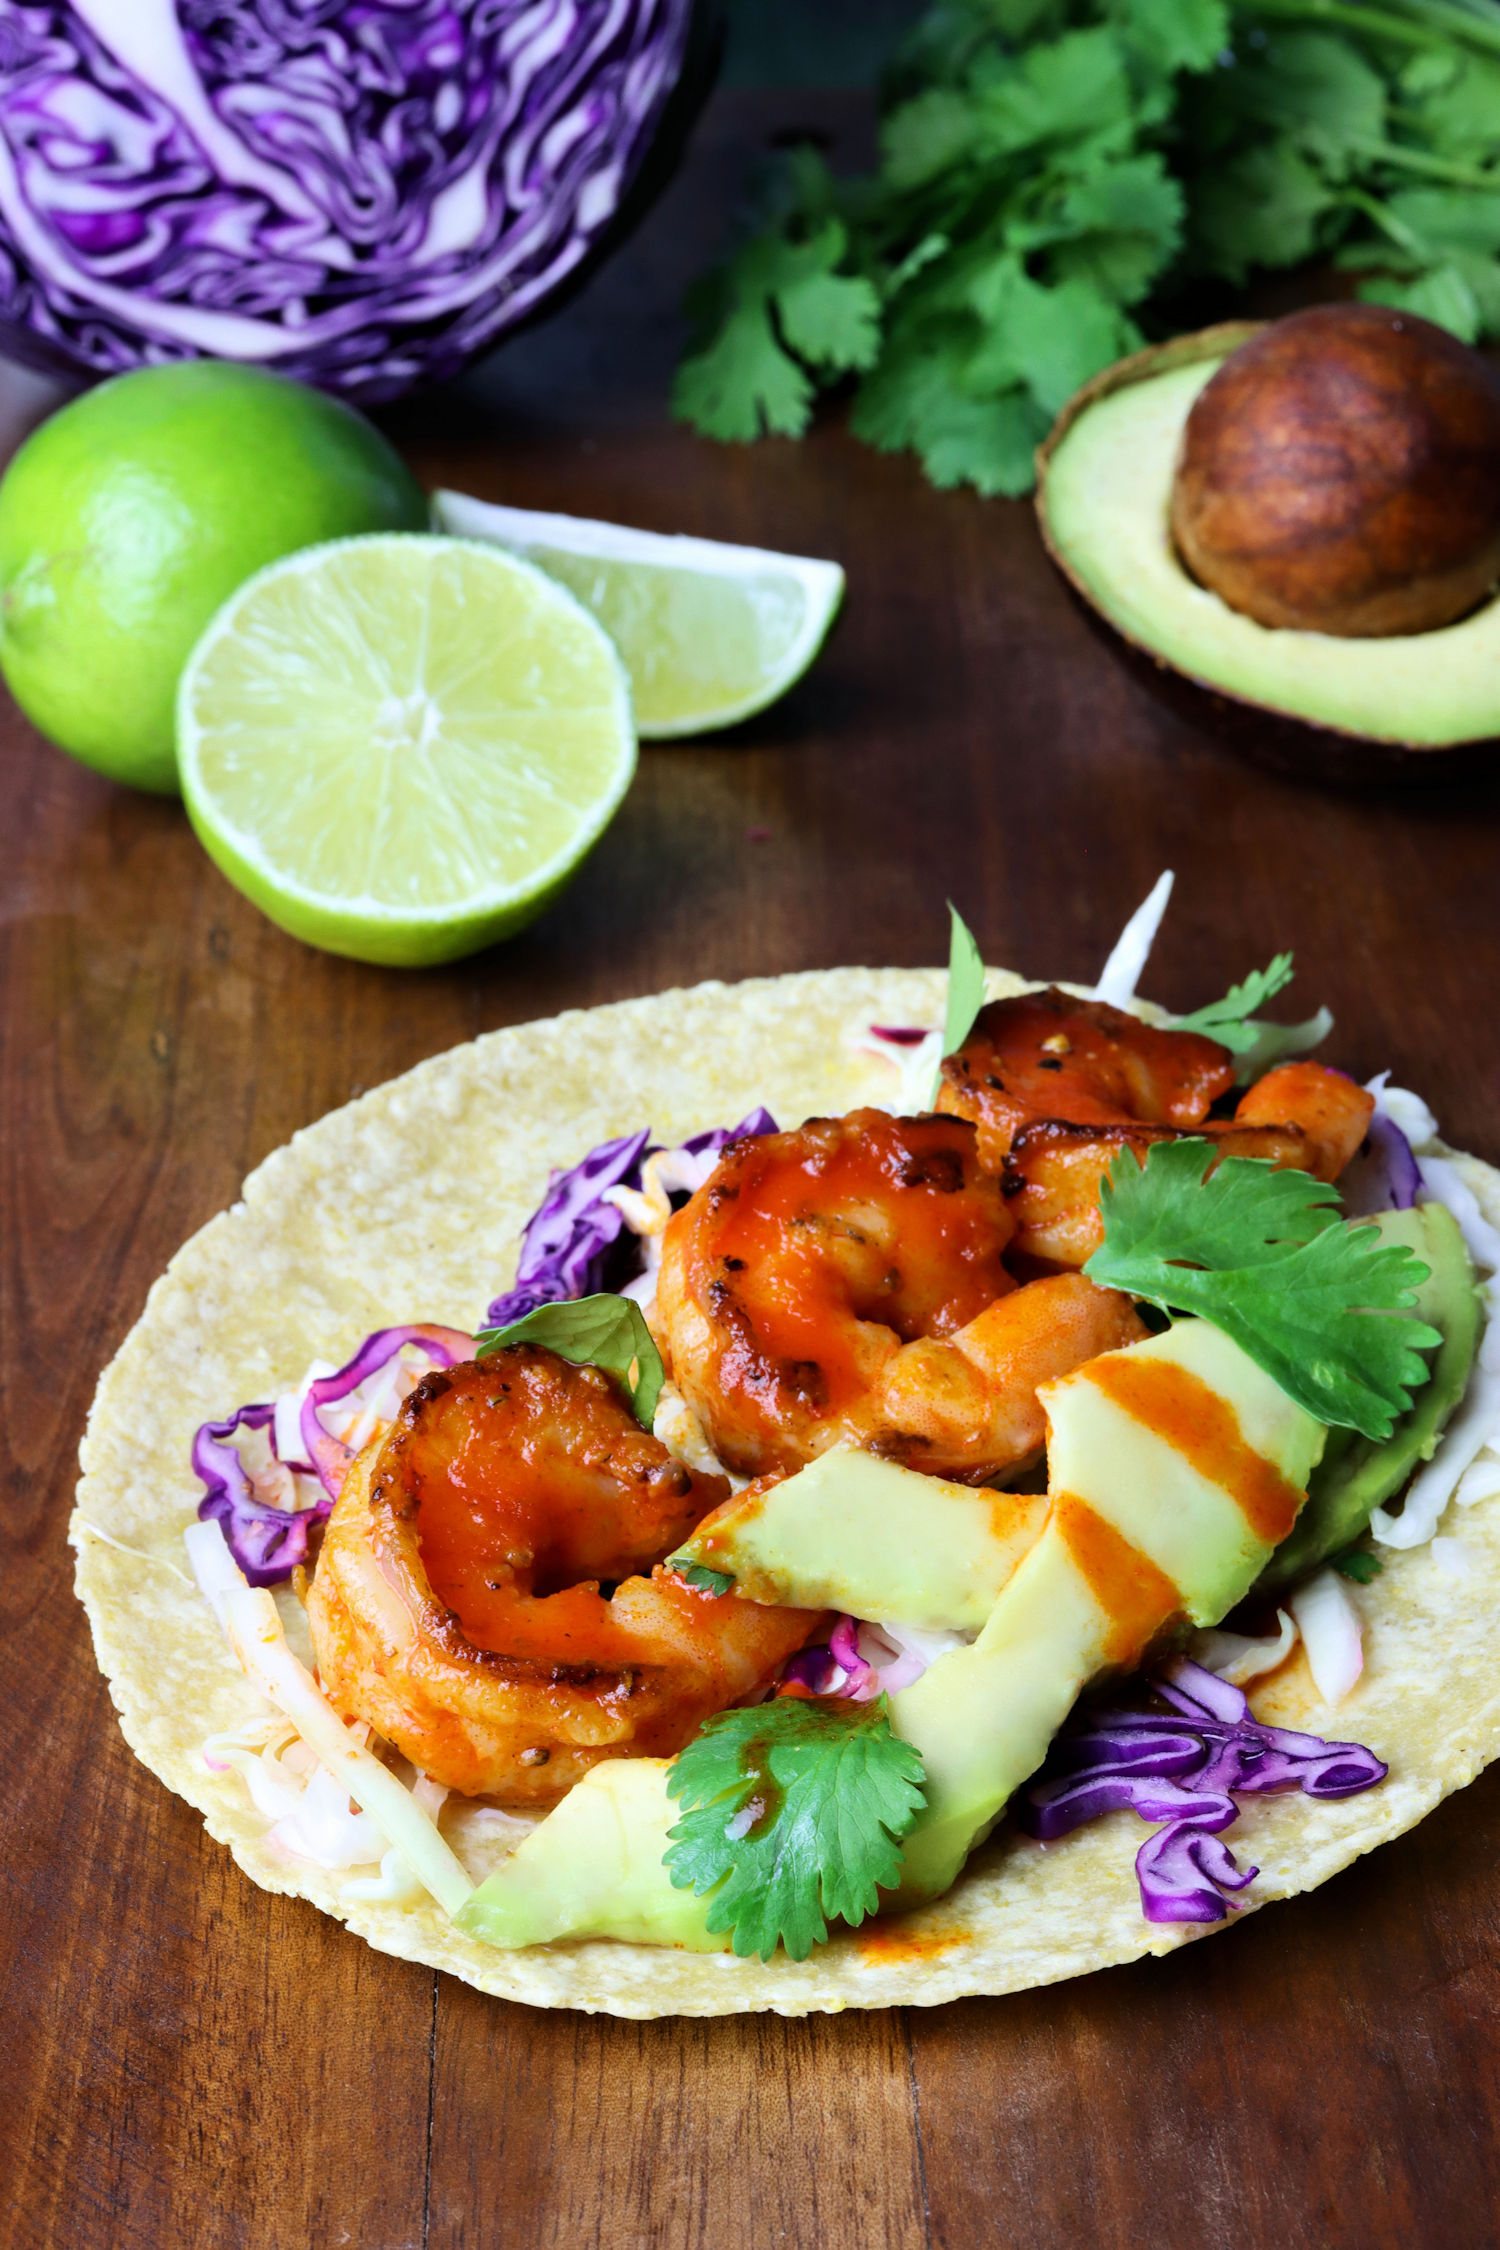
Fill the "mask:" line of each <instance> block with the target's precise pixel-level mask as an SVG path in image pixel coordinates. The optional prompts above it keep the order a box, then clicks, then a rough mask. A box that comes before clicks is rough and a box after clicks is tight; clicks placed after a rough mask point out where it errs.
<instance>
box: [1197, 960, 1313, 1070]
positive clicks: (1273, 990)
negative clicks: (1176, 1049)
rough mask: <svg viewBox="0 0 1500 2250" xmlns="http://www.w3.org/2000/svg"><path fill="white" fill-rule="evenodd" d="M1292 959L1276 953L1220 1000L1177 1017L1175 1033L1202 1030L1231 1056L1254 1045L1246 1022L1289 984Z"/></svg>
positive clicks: (1253, 1034) (1206, 1036) (1211, 1001)
mask: <svg viewBox="0 0 1500 2250" xmlns="http://www.w3.org/2000/svg"><path fill="white" fill-rule="evenodd" d="M1292 974H1293V971H1292V956H1291V955H1290V953H1277V954H1275V955H1273V956H1272V959H1271V961H1270V963H1269V964H1268V966H1267V967H1265V968H1264V969H1252V970H1251V971H1250V974H1249V976H1247V977H1246V979H1245V981H1244V983H1243V984H1232V985H1231V986H1230V987H1229V990H1228V991H1227V992H1226V993H1225V995H1224V997H1223V999H1222V1000H1210V1001H1209V1002H1208V1005H1207V1006H1206V1007H1203V1008H1195V1009H1194V1010H1193V1012H1192V1014H1191V1015H1190V1016H1179V1017H1178V1018H1177V1020H1176V1022H1175V1024H1174V1025H1173V1027H1172V1028H1173V1030H1174V1031H1201V1032H1202V1033H1203V1035H1204V1037H1205V1038H1206V1039H1214V1040H1217V1042H1218V1044H1219V1045H1220V1046H1221V1047H1227V1048H1228V1049H1229V1051H1230V1053H1231V1054H1238V1053H1239V1052H1240V1050H1241V1048H1244V1047H1249V1046H1253V1044H1254V1042H1255V1036H1256V1035H1255V1032H1254V1029H1253V1028H1252V1027H1251V1026H1250V1025H1249V1024H1248V1023H1247V1022H1246V1018H1247V1017H1248V1016H1253V1015H1254V1013H1255V1011H1256V1009H1257V1008H1263V1007H1264V1006H1265V1004H1266V1002H1267V1001H1268V1000H1274V999H1275V997H1276V995H1277V993H1278V992H1284V991H1285V989H1286V987H1287V986H1288V985H1289V984H1290V983H1291V981H1292Z"/></svg>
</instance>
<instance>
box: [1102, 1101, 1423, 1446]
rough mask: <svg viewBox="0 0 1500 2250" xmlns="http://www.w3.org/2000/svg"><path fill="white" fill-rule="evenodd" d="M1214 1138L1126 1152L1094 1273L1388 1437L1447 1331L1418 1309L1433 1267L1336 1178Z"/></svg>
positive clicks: (1105, 1209)
mask: <svg viewBox="0 0 1500 2250" xmlns="http://www.w3.org/2000/svg"><path fill="white" fill-rule="evenodd" d="M1214 1153H1215V1151H1214V1148H1213V1145H1212V1143H1211V1142H1209V1141H1206V1140H1198V1139H1196V1138H1194V1139H1185V1140H1175V1141H1157V1142H1154V1143H1153V1144H1152V1145H1151V1146H1150V1148H1148V1150H1147V1152H1146V1162H1145V1163H1144V1164H1141V1163H1140V1161H1139V1159H1138V1158H1137V1157H1136V1156H1135V1154H1134V1152H1133V1151H1131V1150H1129V1149H1124V1150H1122V1151H1121V1153H1120V1155H1119V1156H1118V1157H1117V1158H1116V1159H1115V1162H1114V1164H1113V1166H1112V1167H1111V1170H1110V1174H1109V1177H1108V1178H1107V1179H1106V1180H1104V1181H1103V1182H1102V1183H1101V1186H1100V1190H1099V1208H1100V1211H1101V1213H1102V1215H1103V1219H1104V1242H1103V1245H1102V1247H1101V1248H1100V1249H1098V1250H1096V1251H1095V1252H1094V1255H1093V1256H1092V1257H1091V1258H1090V1260H1089V1262H1088V1264H1087V1265H1086V1266H1085V1268H1084V1271H1085V1273H1086V1274H1087V1275H1088V1277H1089V1279H1090V1281H1094V1282H1097V1283H1099V1284H1100V1286H1101V1287H1104V1288H1114V1289H1125V1290H1128V1291H1129V1292H1130V1294H1131V1295H1132V1296H1134V1297H1144V1298H1145V1299H1146V1300H1147V1301H1148V1303H1150V1304H1154V1305H1157V1306H1160V1307H1161V1309H1162V1310H1163V1311H1170V1312H1178V1313H1197V1314H1200V1315H1201V1316H1202V1317H1203V1318H1204V1319H1205V1320H1211V1321H1212V1322H1213V1324H1214V1326H1215V1327H1216V1328H1222V1329H1223V1331H1224V1333H1225V1334H1226V1335H1227V1336H1231V1337H1232V1338H1233V1339H1234V1341H1235V1342H1236V1343H1237V1344H1238V1345H1239V1346H1240V1348H1241V1349H1242V1350H1243V1351H1245V1352H1247V1353H1248V1354H1249V1356H1250V1358H1251V1359H1253V1360H1254V1361H1255V1363H1256V1365H1257V1366H1259V1367H1262V1368H1264V1369H1265V1372H1266V1373H1267V1374H1268V1375H1269V1376H1271V1377H1272V1379H1273V1381H1275V1382H1277V1383H1279V1384H1280V1385H1281V1388H1282V1389H1283V1390H1284V1391H1285V1392H1286V1393H1287V1396H1288V1397H1289V1398H1292V1399H1295V1400H1296V1402H1297V1404H1298V1405H1299V1406H1301V1407H1305V1408H1306V1410H1307V1412H1308V1413H1309V1414H1312V1415H1315V1416H1316V1417H1317V1419H1318V1420H1319V1421H1320V1422H1326V1423H1329V1424H1331V1425H1342V1426H1344V1427H1346V1428H1349V1429H1354V1430H1358V1431H1360V1432H1361V1434H1362V1435H1363V1436H1365V1437H1368V1438H1376V1439H1381V1438H1387V1437H1389V1436H1390V1434H1391V1431H1392V1429H1393V1427H1394V1426H1395V1421H1396V1417H1397V1416H1398V1415H1400V1414H1404V1413H1405V1412H1406V1411H1407V1410H1408V1408H1409V1407H1410V1405H1411V1393H1412V1392H1413V1391H1414V1390H1416V1389H1418V1388H1419V1387H1420V1386H1421V1385H1422V1384H1423V1383H1425V1382H1426V1380H1427V1376H1428V1368H1427V1365H1426V1363H1425V1362H1424V1361H1423V1360H1422V1358H1421V1357H1420V1356H1419V1355H1420V1354H1421V1353H1422V1352H1424V1351H1429V1350H1431V1349H1432V1348H1433V1347H1434V1346H1435V1345H1437V1344H1440V1343H1441V1342H1442V1338H1441V1336H1440V1335H1439V1334H1438V1331H1437V1330H1436V1329H1435V1328H1432V1327H1430V1326H1429V1325H1428V1323H1427V1322H1426V1321H1424V1320H1419V1319H1417V1318H1416V1317H1415V1316H1414V1315H1413V1313H1412V1311H1411V1307H1412V1306H1413V1304H1414V1303H1415V1296H1416V1289H1417V1286H1418V1284H1419V1283H1420V1282H1423V1281H1425V1280H1426V1279H1427V1275H1428V1268H1427V1267H1426V1266H1425V1265H1423V1264H1422V1262H1421V1260H1420V1259H1419V1258H1415V1257H1413V1255H1412V1253H1411V1252H1410V1251H1409V1250H1407V1249H1404V1248H1402V1247H1400V1246H1399V1245H1397V1244H1391V1243H1382V1241H1381V1238H1380V1233H1379V1230H1378V1229H1377V1228H1375V1227H1371V1226H1343V1225H1341V1224H1340V1223H1339V1213H1338V1204H1339V1197H1338V1190H1337V1189H1336V1188H1333V1187H1330V1186H1328V1185H1326V1184H1325V1183H1324V1182H1323V1181H1321V1180H1315V1179H1313V1178H1312V1177H1311V1175H1310V1174H1309V1173H1306V1172H1292V1171H1277V1170H1275V1169H1274V1168H1273V1167H1272V1166H1271V1165H1270V1164H1269V1163H1267V1162H1266V1161H1264V1160H1263V1159H1262V1158H1259V1157H1246V1156H1229V1157H1226V1158H1225V1159H1224V1161H1223V1162H1222V1163H1221V1164H1220V1165H1219V1167H1218V1169H1217V1170H1216V1171H1213V1172H1210V1171H1209V1165H1210V1164H1211V1162H1212V1159H1213V1156H1214Z"/></svg>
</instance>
